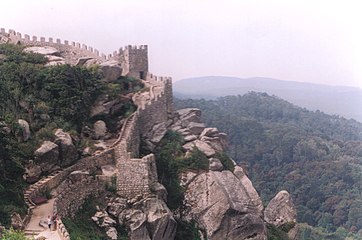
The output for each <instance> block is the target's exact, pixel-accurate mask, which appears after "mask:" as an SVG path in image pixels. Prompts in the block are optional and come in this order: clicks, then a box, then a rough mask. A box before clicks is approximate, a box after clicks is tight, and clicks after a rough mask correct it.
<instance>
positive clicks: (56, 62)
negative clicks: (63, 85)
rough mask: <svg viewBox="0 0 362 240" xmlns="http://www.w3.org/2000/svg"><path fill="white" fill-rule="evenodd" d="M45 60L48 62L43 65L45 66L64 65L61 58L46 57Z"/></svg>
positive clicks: (63, 60)
mask: <svg viewBox="0 0 362 240" xmlns="http://www.w3.org/2000/svg"><path fill="white" fill-rule="evenodd" d="M46 58H47V59H48V62H47V64H45V66H57V65H63V64H65V59H64V58H62V57H58V56H53V55H46Z"/></svg>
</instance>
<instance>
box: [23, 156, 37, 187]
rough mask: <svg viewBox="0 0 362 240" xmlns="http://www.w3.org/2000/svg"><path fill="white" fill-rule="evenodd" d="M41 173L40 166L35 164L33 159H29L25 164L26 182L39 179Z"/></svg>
mask: <svg viewBox="0 0 362 240" xmlns="http://www.w3.org/2000/svg"><path fill="white" fill-rule="evenodd" d="M40 175H41V167H40V166H38V165H36V164H35V163H34V161H32V160H30V161H29V163H28V164H27V165H26V166H25V174H24V176H23V177H24V179H25V181H27V182H28V183H34V182H36V181H38V180H39V178H40Z"/></svg>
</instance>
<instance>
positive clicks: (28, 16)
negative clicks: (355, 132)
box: [0, 0, 362, 88]
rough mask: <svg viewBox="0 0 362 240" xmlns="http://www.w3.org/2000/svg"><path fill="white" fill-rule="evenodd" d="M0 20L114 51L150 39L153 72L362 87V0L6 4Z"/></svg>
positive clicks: (12, 26)
mask: <svg viewBox="0 0 362 240" xmlns="http://www.w3.org/2000/svg"><path fill="white" fill-rule="evenodd" d="M0 6H1V14H0V27H4V28H6V29H9V28H10V29H14V30H16V31H18V32H21V33H27V34H29V35H36V36H45V37H54V38H60V39H66V40H70V41H77V42H81V43H85V44H87V45H89V46H93V47H94V48H97V49H99V50H101V51H102V52H104V53H112V52H113V51H115V50H117V49H118V48H119V47H122V46H125V45H129V44H131V45H140V44H147V45H149V62H150V70H151V72H153V73H155V74H157V75H166V76H172V77H173V78H174V79H175V80H179V79H182V78H187V77H198V76H210V75H216V76H234V77H240V78H248V77H270V78H276V79H281V80H289V81H301V82H312V83H319V84H328V85H346V86H356V87H360V88H362V68H361V66H362V45H361V43H362V29H361V27H360V24H361V23H362V14H360V9H362V8H361V6H362V3H360V2H359V1H354V0H350V1H326V0H315V1H311V0H304V1H300V0H294V1H291V0H289V1H286V0H284V1H281V0H269V1H267V0H224V1H216V0H215V1H210V0H209V1H207V0H193V1H191V0H184V1H179V0H173V1H169V0H154V1H147V0H132V1H130V0H127V1H125V0H120V1H116V0H103V1H86V0H80V1H74V0H72V1H71V0H62V1H47V0H34V1H26V0H12V1H5V0H3V1H1V5H0Z"/></svg>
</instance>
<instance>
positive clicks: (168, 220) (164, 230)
mask: <svg viewBox="0 0 362 240" xmlns="http://www.w3.org/2000/svg"><path fill="white" fill-rule="evenodd" d="M144 205H145V208H144V212H145V213H146V215H147V228H148V229H149V233H150V236H151V239H155V240H156V239H157V240H171V239H174V238H175V234H176V225H177V224H176V221H175V219H174V218H173V215H172V213H171V211H170V210H169V209H168V207H167V205H166V204H165V202H164V201H162V200H160V199H157V198H150V199H147V201H146V202H145V204H144Z"/></svg>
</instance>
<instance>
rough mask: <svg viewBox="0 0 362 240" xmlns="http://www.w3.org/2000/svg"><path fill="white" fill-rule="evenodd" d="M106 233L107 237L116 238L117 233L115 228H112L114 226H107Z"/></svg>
mask: <svg viewBox="0 0 362 240" xmlns="http://www.w3.org/2000/svg"><path fill="white" fill-rule="evenodd" d="M106 234H107V237H109V239H112V240H117V236H118V233H117V230H116V228H114V227H110V228H108V230H107V231H106Z"/></svg>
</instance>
